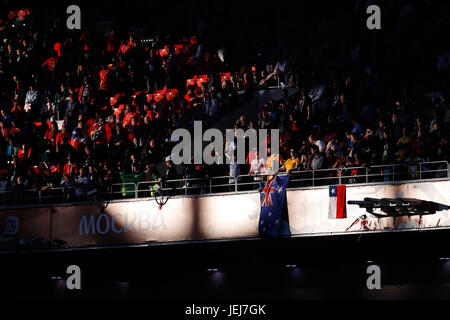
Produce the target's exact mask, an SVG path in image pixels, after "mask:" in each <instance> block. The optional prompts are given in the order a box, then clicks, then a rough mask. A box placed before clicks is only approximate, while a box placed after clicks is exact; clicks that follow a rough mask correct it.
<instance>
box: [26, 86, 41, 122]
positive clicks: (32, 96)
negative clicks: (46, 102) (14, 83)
mask: <svg viewBox="0 0 450 320" xmlns="http://www.w3.org/2000/svg"><path fill="white" fill-rule="evenodd" d="M29 88H30V90H28V92H27V94H26V96H25V107H24V110H25V112H26V113H27V114H28V116H29V117H30V118H32V119H33V120H36V115H37V114H38V113H39V110H38V109H39V108H38V103H39V92H38V91H37V90H36V88H35V85H34V84H31V85H30V86H29Z"/></svg>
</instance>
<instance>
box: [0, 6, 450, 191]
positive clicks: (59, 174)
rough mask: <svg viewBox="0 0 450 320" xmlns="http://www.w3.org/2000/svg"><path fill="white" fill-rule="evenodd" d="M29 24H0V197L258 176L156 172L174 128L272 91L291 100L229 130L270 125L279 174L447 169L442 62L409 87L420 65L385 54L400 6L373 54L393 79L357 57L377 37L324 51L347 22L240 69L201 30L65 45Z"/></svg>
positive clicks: (234, 170) (328, 25)
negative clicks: (396, 166) (437, 165)
mask: <svg viewBox="0 0 450 320" xmlns="http://www.w3.org/2000/svg"><path fill="white" fill-rule="evenodd" d="M400 9H402V10H403V9H404V8H403V7H401V8H400ZM416 10H417V9H416ZM436 14H437V13H436ZM438 17H440V16H436V19H437V18H438ZM32 19H33V14H32V12H31V14H30V15H28V16H26V17H25V18H24V21H26V25H25V23H24V25H23V26H22V27H21V28H20V29H18V27H17V26H16V27H15V28H12V26H11V24H12V21H9V22H8V21H6V22H5V21H3V22H2V23H3V25H4V26H5V27H6V28H2V31H0V35H1V36H0V40H1V43H0V85H1V87H0V90H1V98H0V99H1V100H0V113H1V115H0V130H1V137H0V169H1V170H0V172H1V181H2V187H1V188H2V191H5V190H12V191H15V192H20V191H21V190H25V189H40V190H44V189H48V188H52V187H71V186H72V187H76V186H87V185H91V186H108V185H111V184H113V183H122V182H128V181H134V182H137V181H155V182H159V181H161V180H170V179H176V178H182V177H188V178H192V177H208V176H228V175H229V176H233V177H237V176H238V175H240V174H247V173H249V174H261V173H267V171H265V170H266V169H265V168H267V163H264V162H262V161H260V158H259V156H258V155H257V154H255V153H254V151H251V152H250V153H249V155H248V161H247V164H246V165H236V164H235V162H232V164H231V165H211V166H207V165H192V166H187V167H186V168H185V169H184V170H183V173H182V174H179V171H177V170H176V169H175V167H174V166H173V164H172V163H170V161H167V164H166V166H165V167H164V169H163V170H159V169H158V168H159V167H158V166H159V165H160V164H161V163H164V162H166V161H164V160H165V159H166V157H167V156H170V153H171V150H172V147H173V145H174V144H175V143H176V141H173V140H172V139H171V138H172V132H173V130H175V129H176V128H188V129H191V128H192V126H193V121H196V120H201V121H203V123H204V127H205V126H206V127H209V126H213V125H214V123H216V122H217V121H218V120H219V119H221V118H222V116H224V115H226V114H229V113H230V112H231V111H233V110H235V109H236V108H238V107H239V105H240V102H242V101H244V100H245V99H249V98H251V96H252V92H253V91H255V90H264V89H268V88H270V87H279V86H281V87H285V86H286V87H288V86H290V87H296V88H297V90H296V91H295V93H293V94H291V95H289V91H288V90H287V89H283V90H281V99H277V100H270V101H268V102H267V103H265V104H264V106H262V108H261V112H260V113H259V114H258V115H257V117H254V118H253V119H247V118H246V117H245V116H241V117H240V118H239V119H237V120H236V124H235V128H242V129H244V130H247V129H249V128H252V129H255V130H257V129H259V128H262V129H279V132H280V146H281V150H280V154H279V155H276V161H279V162H280V166H281V170H282V171H283V170H284V171H288V172H289V171H292V170H294V169H296V170H300V171H308V170H317V169H326V168H344V167H365V166H373V165H377V164H392V163H417V162H419V161H435V160H448V159H449V155H450V152H449V147H450V143H449V137H450V132H449V128H450V107H449V104H448V79H449V77H448V73H449V68H448V66H449V63H448V56H449V53H448V51H445V50H444V51H442V50H441V49H440V48H439V50H438V49H433V50H432V49H431V48H430V50H429V52H427V53H425V52H422V51H421V54H422V53H423V57H422V59H423V60H426V61H425V62H421V63H422V65H421V66H418V68H423V69H426V70H427V73H426V76H424V79H425V80H426V81H427V82H426V83H425V82H424V80H423V79H422V80H421V81H419V80H417V79H416V78H414V77H413V76H412V73H411V72H412V71H411V70H409V71H408V70H407V67H408V68H411V64H409V65H408V63H414V57H415V55H413V56H412V57H405V56H404V55H405V52H407V47H406V46H405V47H401V48H402V50H398V49H396V48H397V47H396V46H395V45H394V43H396V42H395V41H396V40H397V39H400V38H404V36H405V32H406V31H404V29H405V28H406V26H407V25H409V24H412V23H413V22H414V15H408V14H407V13H405V15H403V13H402V11H401V10H400V14H399V17H398V21H399V24H398V25H395V28H396V32H397V33H396V35H395V36H394V37H393V38H391V39H390V40H391V42H390V43H386V46H385V47H383V48H382V49H381V48H378V49H377V50H378V51H377V54H378V53H379V52H381V53H382V56H383V57H386V58H388V59H390V61H391V62H392V64H393V66H392V67H390V69H389V68H386V67H385V66H383V65H382V64H383V63H384V62H380V60H382V59H379V60H377V59H372V60H371V59H368V58H367V56H370V54H371V53H370V52H366V51H370V50H368V49H365V50H364V48H365V47H368V46H369V47H370V45H372V44H373V42H374V41H377V40H374V39H372V38H368V39H365V37H364V36H361V37H360V39H359V41H360V42H357V41H353V40H352V39H351V38H350V37H344V36H343V37H341V38H340V39H339V41H335V42H333V41H332V40H333V37H337V35H336V34H334V33H333V32H332V29H333V25H334V23H338V22H339V21H342V20H345V19H346V17H345V16H337V17H335V18H334V19H335V20H333V18H329V19H328V20H327V22H325V21H321V27H320V28H318V31H316V32H317V35H321V37H319V38H320V39H321V40H320V41H319V42H314V41H313V40H310V41H307V40H306V39H305V42H304V43H301V46H299V47H289V48H284V47H282V48H279V50H278V51H277V53H276V54H272V55H269V54H268V53H267V52H265V51H264V49H262V50H263V52H264V54H262V55H261V56H262V57H269V58H266V59H264V58H261V57H260V56H258V55H257V54H256V53H255V54H252V55H251V57H250V58H249V57H243V59H242V61H243V62H242V64H241V65H240V66H239V67H237V66H236V65H235V66H231V65H229V64H227V55H226V52H227V51H226V50H225V49H224V48H222V47H216V48H214V50H213V49H211V47H210V46H208V45H207V44H208V37H207V33H206V34H205V33H204V32H203V30H200V31H199V32H198V33H197V34H191V35H183V36H181V37H179V38H178V39H176V41H172V42H170V41H165V40H161V39H152V40H151V41H148V40H147V39H146V38H145V37H144V36H143V35H142V34H140V33H139V32H130V33H128V34H126V36H123V37H119V36H118V33H114V32H107V33H105V34H104V37H103V38H102V39H101V41H99V39H98V37H94V30H93V29H92V28H91V29H89V28H85V29H83V30H82V31H81V32H80V33H77V34H75V35H74V34H73V33H71V34H69V33H67V32H64V30H63V28H64V21H59V24H58V23H55V24H47V25H41V24H39V25H37V24H33V23H32ZM14 21H18V20H14ZM16 24H17V22H16ZM434 27H435V28H437V26H434ZM430 28H432V27H430ZM199 29H201V28H200V27H199ZM324 30H325V31H324ZM327 32H328V33H327ZM322 33H323V34H322ZM325 34H326V35H325ZM421 41H422V42H421ZM414 44H415V46H416V47H417V48H418V49H417V50H419V49H423V46H424V45H426V43H424V42H423V38H418V39H417V40H416V42H415V43H414ZM261 47H262V48H264V46H263V45H261ZM216 49H217V50H216ZM271 50H272V48H271V49H270V50H269V49H267V50H266V51H271ZM396 50H397V51H396ZM252 57H254V58H252ZM252 59H253V60H252ZM427 59H428V60H427ZM336 61H338V62H336ZM367 61H370V62H367ZM405 61H406V62H405ZM430 61H432V62H430ZM397 62H398V65H399V66H398V67H395V66H394V64H395V63H397ZM334 63H336V65H339V67H332V66H333V64H334ZM433 63H434V65H433ZM436 65H437V67H436ZM380 70H382V71H380ZM421 70H422V69H421ZM410 75H411V77H410ZM411 79H413V80H414V81H415V80H417V83H416V82H413V83H411V81H410V80H411ZM277 90H278V89H277ZM225 147H228V146H225ZM130 177H131V178H130ZM232 181H233V180H230V182H232ZM80 195H83V191H82V189H80Z"/></svg>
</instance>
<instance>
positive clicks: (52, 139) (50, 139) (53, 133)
mask: <svg viewBox="0 0 450 320" xmlns="http://www.w3.org/2000/svg"><path fill="white" fill-rule="evenodd" d="M58 134H59V130H58V124H57V123H56V121H53V122H52V126H51V128H48V129H47V131H46V132H45V135H44V140H45V142H46V143H47V144H49V145H50V146H51V147H52V148H54V149H55V148H56V138H57V136H58Z"/></svg>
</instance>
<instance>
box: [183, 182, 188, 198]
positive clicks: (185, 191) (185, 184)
mask: <svg viewBox="0 0 450 320" xmlns="http://www.w3.org/2000/svg"><path fill="white" fill-rule="evenodd" d="M187 189H188V182H187V181H186V179H184V195H185V196H187Z"/></svg>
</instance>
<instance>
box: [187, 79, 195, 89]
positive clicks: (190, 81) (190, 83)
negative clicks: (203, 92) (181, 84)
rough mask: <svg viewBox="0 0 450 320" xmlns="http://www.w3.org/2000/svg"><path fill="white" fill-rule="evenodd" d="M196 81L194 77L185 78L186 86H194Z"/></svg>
mask: <svg viewBox="0 0 450 320" xmlns="http://www.w3.org/2000/svg"><path fill="white" fill-rule="evenodd" d="M196 83H197V82H196V81H195V79H187V80H186V87H189V86H195V84H196Z"/></svg>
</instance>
